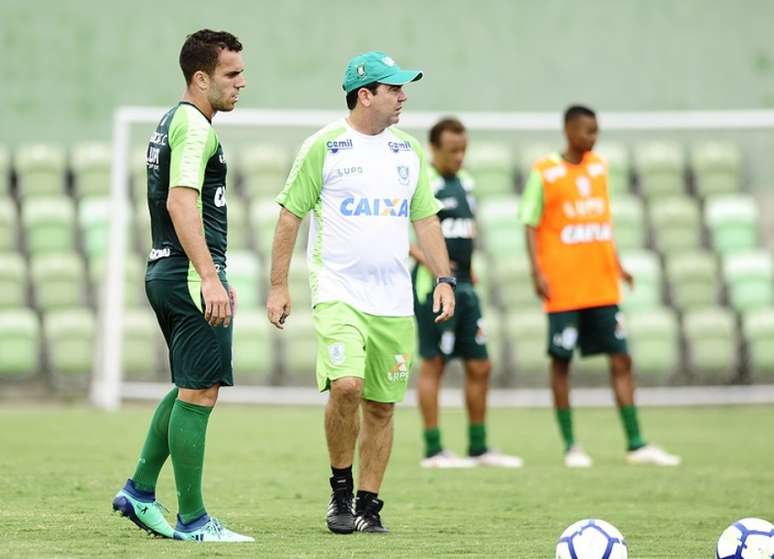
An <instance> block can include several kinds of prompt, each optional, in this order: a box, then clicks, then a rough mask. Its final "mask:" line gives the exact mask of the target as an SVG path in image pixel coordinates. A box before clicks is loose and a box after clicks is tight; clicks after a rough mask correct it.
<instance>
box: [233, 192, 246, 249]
mask: <svg viewBox="0 0 774 559" xmlns="http://www.w3.org/2000/svg"><path fill="white" fill-rule="evenodd" d="M249 248H250V224H249V223H248V220H247V208H246V205H245V203H244V201H243V200H242V198H241V197H239V196H238V195H237V194H236V193H234V192H233V191H232V193H230V194H229V199H228V249H229V250H232V249H233V250H246V249H249Z"/></svg>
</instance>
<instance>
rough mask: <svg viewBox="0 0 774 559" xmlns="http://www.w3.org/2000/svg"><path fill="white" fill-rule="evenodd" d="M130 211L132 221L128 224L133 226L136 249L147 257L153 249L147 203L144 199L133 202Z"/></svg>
mask: <svg viewBox="0 0 774 559" xmlns="http://www.w3.org/2000/svg"><path fill="white" fill-rule="evenodd" d="M132 210H133V211H132V219H131V220H130V222H129V223H132V224H133V225H134V230H135V235H134V237H135V245H136V248H137V249H139V251H140V252H141V253H142V254H144V255H148V254H150V251H151V248H152V247H153V240H152V238H151V223H150V210H149V209H148V201H147V200H146V199H145V198H142V199H140V200H138V201H135V202H134V204H133V208H132Z"/></svg>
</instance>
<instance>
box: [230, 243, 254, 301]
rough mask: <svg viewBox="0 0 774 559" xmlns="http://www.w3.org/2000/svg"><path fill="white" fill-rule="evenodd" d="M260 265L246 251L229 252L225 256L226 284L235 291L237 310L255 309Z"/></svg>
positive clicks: (250, 253)
mask: <svg viewBox="0 0 774 559" xmlns="http://www.w3.org/2000/svg"><path fill="white" fill-rule="evenodd" d="M260 264H261V263H260V261H259V260H258V257H257V256H256V255H255V253H253V252H250V251H247V250H229V251H228V253H227V255H226V266H227V270H228V272H227V276H228V282H229V284H230V285H232V286H233V287H235V288H236V290H237V297H238V307H239V308H243V309H255V308H257V307H258V305H259V296H260V283H261V265H260Z"/></svg>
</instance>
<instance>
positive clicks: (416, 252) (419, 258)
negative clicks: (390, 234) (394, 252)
mask: <svg viewBox="0 0 774 559" xmlns="http://www.w3.org/2000/svg"><path fill="white" fill-rule="evenodd" d="M409 256H410V257H411V258H413V259H414V260H415V261H416V263H417V264H421V265H422V266H427V260H426V259H425V253H424V252H423V251H422V249H421V248H419V247H418V246H417V245H415V244H413V243H412V244H410V245H409Z"/></svg>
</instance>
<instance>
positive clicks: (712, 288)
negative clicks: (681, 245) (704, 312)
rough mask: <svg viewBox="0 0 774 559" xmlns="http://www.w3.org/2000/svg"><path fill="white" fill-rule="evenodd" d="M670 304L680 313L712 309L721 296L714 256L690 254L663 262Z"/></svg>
mask: <svg viewBox="0 0 774 559" xmlns="http://www.w3.org/2000/svg"><path fill="white" fill-rule="evenodd" d="M666 277H667V283H668V284H669V290H670V294H671V298H672V303H673V304H674V305H675V306H676V307H677V308H678V309H680V310H681V311H687V310H692V309H699V308H703V307H711V306H714V305H716V304H717V302H718V298H719V296H720V288H721V283H720V271H719V269H718V261H717V258H716V257H715V255H714V254H712V253H710V252H708V251H705V250H698V251H691V252H685V253H677V254H672V255H670V256H668V257H667V258H666Z"/></svg>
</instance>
